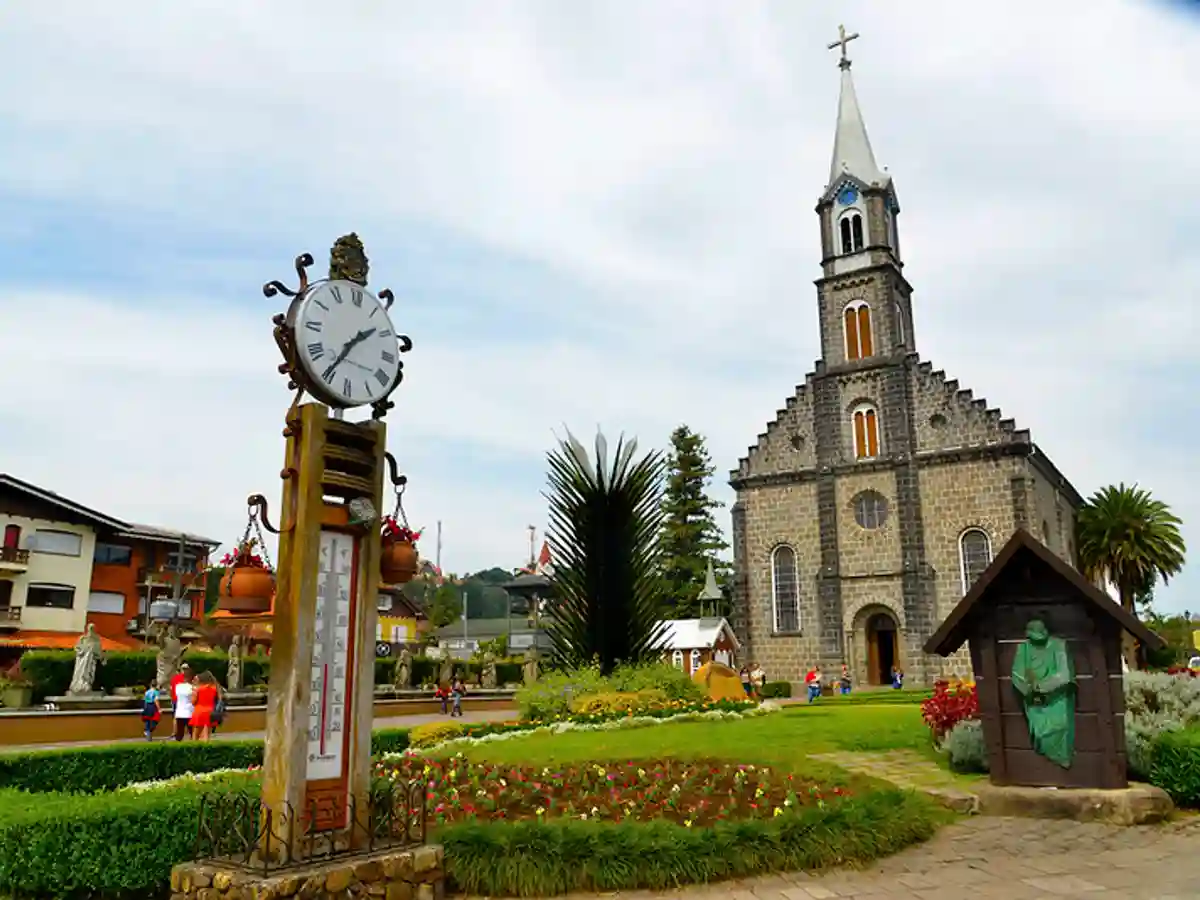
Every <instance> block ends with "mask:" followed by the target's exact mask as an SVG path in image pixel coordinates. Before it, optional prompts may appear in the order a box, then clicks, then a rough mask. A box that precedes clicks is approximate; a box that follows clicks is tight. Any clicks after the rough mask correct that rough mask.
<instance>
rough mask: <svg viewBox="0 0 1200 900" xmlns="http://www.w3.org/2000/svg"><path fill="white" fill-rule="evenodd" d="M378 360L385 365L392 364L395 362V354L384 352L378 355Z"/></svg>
mask: <svg viewBox="0 0 1200 900" xmlns="http://www.w3.org/2000/svg"><path fill="white" fill-rule="evenodd" d="M379 358H380V359H382V360H383V361H384V362H385V363H394V362H395V361H396V356H395V354H393V353H388V352H387V351H386V350H384V351H383V352H382V353H380V354H379Z"/></svg>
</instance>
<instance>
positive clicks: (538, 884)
mask: <svg viewBox="0 0 1200 900" xmlns="http://www.w3.org/2000/svg"><path fill="white" fill-rule="evenodd" d="M942 818H943V814H942V813H941V812H940V811H938V810H936V809H935V808H934V806H933V804H932V803H930V802H929V801H928V800H926V799H925V798H923V797H919V796H917V795H916V794H912V793H908V792H903V791H898V790H883V791H878V792H872V793H869V794H864V795H862V796H859V797H851V798H848V799H847V800H845V801H843V802H840V803H837V804H835V805H833V806H830V807H826V808H825V809H821V808H819V807H806V808H804V809H802V810H800V811H798V812H797V813H795V814H792V815H787V816H780V817H778V818H773V819H751V820H746V821H728V822H719V823H717V824H716V825H714V826H713V827H711V828H685V827H683V826H680V825H675V824H673V823H670V822H661V821H660V822H646V823H641V822H629V823H625V822H622V823H608V822H604V823H602V822H579V821H574V820H562V819H550V820H547V821H545V822H527V821H522V822H483V823H469V822H468V823H459V824H455V825H449V826H446V827H444V828H440V829H438V831H437V833H436V835H435V839H436V840H438V841H440V842H441V843H442V844H443V845H444V846H445V848H446V875H447V880H448V882H449V884H448V885H447V887H448V888H452V889H453V890H455V891H460V892H462V893H465V894H470V895H473V896H474V895H479V896H490V897H511V896H517V897H544V896H552V895H557V894H565V893H568V892H572V891H635V890H642V889H648V890H661V889H664V888H673V887H675V886H677V885H681V884H689V883H690V884H696V883H702V882H709V881H717V880H723V879H729V878H744V877H747V876H750V875H760V874H763V873H766V872H778V871H794V870H801V869H816V868H822V867H825V866H832V865H840V864H845V863H848V862H849V863H855V862H868V861H870V860H873V859H877V858H878V857H881V856H885V855H887V854H889V853H895V852H896V851H898V850H901V849H902V848H904V847H907V846H909V845H911V844H913V843H916V842H918V841H923V840H926V839H927V838H929V837H931V836H932V835H933V832H934V831H935V830H936V828H937V826H938V824H940V822H941V821H942Z"/></svg>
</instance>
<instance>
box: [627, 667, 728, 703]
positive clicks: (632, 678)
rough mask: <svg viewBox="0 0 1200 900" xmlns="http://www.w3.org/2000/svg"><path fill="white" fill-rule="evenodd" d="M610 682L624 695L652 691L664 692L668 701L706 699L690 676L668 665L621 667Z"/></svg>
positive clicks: (702, 690)
mask: <svg viewBox="0 0 1200 900" xmlns="http://www.w3.org/2000/svg"><path fill="white" fill-rule="evenodd" d="M608 680H609V682H610V683H611V684H612V688H611V689H612V690H614V691H619V692H622V693H639V692H641V691H648V690H652V691H662V693H664V694H665V695H666V698H667V699H668V700H686V701H697V700H703V699H704V689H703V688H701V687H700V685H698V684H696V682H694V681H692V678H691V676H690V675H688V674H687V673H686V672H684V671H683V670H682V669H677V668H675V667H674V666H670V665H667V664H666V663H657V662H656V663H643V664H641V665H637V666H627V665H619V666H617V667H616V668H615V669H613V673H612V675H610V676H609V678H608Z"/></svg>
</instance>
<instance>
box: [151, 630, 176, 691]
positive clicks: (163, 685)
mask: <svg viewBox="0 0 1200 900" xmlns="http://www.w3.org/2000/svg"><path fill="white" fill-rule="evenodd" d="M181 662H183V643H182V642H181V641H180V640H179V629H177V628H176V627H175V626H174V625H168V626H167V627H166V630H165V631H163V632H162V634H161V636H160V638H159V650H158V657H157V659H156V660H155V673H154V675H155V680H156V681H157V683H158V684H157V687H158V689H159V690H160V691H167V690H170V689H171V679H172V678H174V677H175V673H176V672H178V671H179V664H180V663H181Z"/></svg>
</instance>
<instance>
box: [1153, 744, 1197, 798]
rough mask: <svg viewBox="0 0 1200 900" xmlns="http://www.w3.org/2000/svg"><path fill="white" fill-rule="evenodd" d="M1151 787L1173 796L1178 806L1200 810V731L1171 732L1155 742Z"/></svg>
mask: <svg viewBox="0 0 1200 900" xmlns="http://www.w3.org/2000/svg"><path fill="white" fill-rule="evenodd" d="M1150 783H1151V784H1153V785H1155V786H1157V787H1160V788H1162V789H1163V790H1164V791H1166V792H1167V793H1168V794H1170V795H1171V799H1172V800H1174V801H1175V803H1176V805H1178V806H1184V807H1191V808H1198V807H1200V728H1189V729H1187V730H1186V731H1168V732H1165V733H1163V734H1161V735H1159V736H1158V738H1156V739H1155V741H1154V744H1153V745H1152V747H1151V751H1150Z"/></svg>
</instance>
